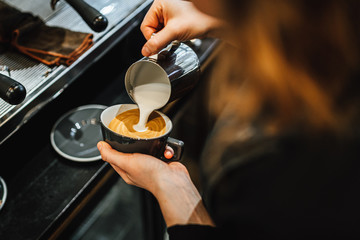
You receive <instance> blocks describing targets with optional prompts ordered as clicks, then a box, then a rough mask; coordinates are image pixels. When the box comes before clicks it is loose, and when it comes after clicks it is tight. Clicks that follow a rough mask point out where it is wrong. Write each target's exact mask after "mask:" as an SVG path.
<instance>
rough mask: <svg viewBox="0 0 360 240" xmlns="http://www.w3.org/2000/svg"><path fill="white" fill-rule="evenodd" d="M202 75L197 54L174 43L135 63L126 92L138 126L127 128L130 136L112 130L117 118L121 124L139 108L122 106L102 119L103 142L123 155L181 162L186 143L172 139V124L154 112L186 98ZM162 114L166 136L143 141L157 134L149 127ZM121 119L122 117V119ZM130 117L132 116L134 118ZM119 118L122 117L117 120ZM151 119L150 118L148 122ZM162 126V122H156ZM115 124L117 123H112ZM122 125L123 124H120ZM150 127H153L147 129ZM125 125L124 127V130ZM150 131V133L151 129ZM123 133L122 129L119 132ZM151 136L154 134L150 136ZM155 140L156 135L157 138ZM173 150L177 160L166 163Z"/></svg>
mask: <svg viewBox="0 0 360 240" xmlns="http://www.w3.org/2000/svg"><path fill="white" fill-rule="evenodd" d="M199 74H200V68H199V59H198V57H197V55H196V53H195V52H194V51H193V50H192V49H191V48H190V47H189V46H188V45H186V44H184V43H177V44H175V43H172V44H171V45H170V46H169V47H167V48H165V49H163V50H162V51H161V52H160V53H159V54H157V56H156V57H144V58H142V59H140V60H139V61H137V62H135V63H133V64H132V65H131V66H130V67H129V69H128V70H127V72H126V75H125V88H126V91H127V93H128V95H129V96H130V98H131V99H132V100H133V101H134V102H135V103H136V104H137V107H138V109H139V111H137V114H138V116H137V118H135V119H138V120H136V122H133V124H127V126H128V127H127V130H126V131H128V130H129V131H130V132H132V133H134V134H135V135H132V133H131V134H130V135H131V136H130V135H128V136H126V135H123V134H124V133H119V132H115V131H114V130H113V129H111V128H109V125H110V122H111V121H112V120H114V119H115V118H117V120H114V121H117V122H119V121H120V119H123V118H124V116H123V115H126V114H128V115H129V113H130V112H127V110H131V111H132V112H133V113H131V114H132V115H134V114H135V112H136V111H135V110H134V109H136V108H137V107H136V105H134V104H133V105H134V106H127V105H125V104H120V105H116V106H112V107H110V108H111V110H110V108H109V109H108V110H104V112H103V114H102V116H101V122H102V130H103V136H104V140H105V141H107V142H108V143H109V144H110V145H111V146H112V147H113V148H114V149H117V150H118V151H122V152H128V153H134V152H140V153H145V154H150V155H153V156H155V157H158V158H161V159H163V160H179V159H180V157H181V153H182V150H183V142H182V141H179V140H176V139H173V138H170V137H169V134H170V132H171V129H172V122H171V120H170V119H169V118H168V117H167V116H165V115H164V114H163V113H161V112H158V111H155V110H158V109H160V108H162V107H164V106H165V105H166V104H167V103H169V102H171V101H173V100H175V99H178V98H180V97H182V96H184V95H186V94H187V93H188V92H190V90H192V88H193V87H194V86H195V85H196V83H197V81H198V79H199ZM154 113H157V114H159V116H160V118H162V119H164V121H165V125H164V126H165V128H166V130H165V133H164V134H163V135H161V134H160V135H159V136H157V137H150V138H147V137H143V136H146V135H147V134H148V132H151V131H154V129H153V128H152V127H151V126H153V124H150V122H152V121H153V120H154V119H155V120H159V119H157V117H154V116H153V117H151V116H152V114H154ZM120 114H121V115H122V116H119V115H120ZM131 114H130V115H131ZM118 116H119V117H118ZM149 116H150V118H149ZM157 122H159V121H157ZM113 124H114V123H113ZM121 124H123V123H121ZM148 124H150V126H149V125H148ZM125 125H126V124H123V126H125ZM149 128H150V129H149ZM119 129H120V128H119ZM151 134H152V133H151ZM154 136H155V135H154ZM167 147H171V148H172V149H173V150H174V156H173V157H172V158H171V159H164V156H163V155H164V150H165V149H166V148H167Z"/></svg>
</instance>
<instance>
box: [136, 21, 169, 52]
mask: <svg viewBox="0 0 360 240" xmlns="http://www.w3.org/2000/svg"><path fill="white" fill-rule="evenodd" d="M173 40H176V35H175V34H174V33H173V32H172V31H170V30H169V29H168V28H167V27H165V28H163V29H162V30H160V31H159V32H157V33H156V34H154V35H153V36H152V37H151V38H150V39H149V40H148V41H147V42H146V43H145V45H144V46H143V48H142V50H141V53H142V55H144V56H145V57H148V56H151V55H154V54H156V53H158V52H159V51H160V50H161V49H163V48H165V47H166V46H167V45H168V44H169V43H171V41H173Z"/></svg>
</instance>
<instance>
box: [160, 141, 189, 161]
mask: <svg viewBox="0 0 360 240" xmlns="http://www.w3.org/2000/svg"><path fill="white" fill-rule="evenodd" d="M166 146H169V147H171V148H172V149H173V150H174V156H173V157H172V158H170V159H167V158H165V157H164V154H163V155H162V156H161V159H162V160H164V161H180V159H181V156H182V154H183V152H184V142H183V141H181V140H177V139H175V138H171V137H168V138H167V141H166V145H165V149H166Z"/></svg>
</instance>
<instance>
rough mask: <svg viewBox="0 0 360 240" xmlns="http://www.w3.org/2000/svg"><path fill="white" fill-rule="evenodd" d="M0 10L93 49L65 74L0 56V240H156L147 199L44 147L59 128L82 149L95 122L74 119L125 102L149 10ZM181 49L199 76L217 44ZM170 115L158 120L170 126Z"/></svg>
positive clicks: (96, 0)
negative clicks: (78, 35) (25, 15)
mask: <svg viewBox="0 0 360 240" xmlns="http://www.w3.org/2000/svg"><path fill="white" fill-rule="evenodd" d="M1 1H3V2H6V3H8V4H9V5H11V6H14V7H16V8H17V9H19V10H20V11H22V12H30V13H32V14H33V15H35V16H38V17H39V18H41V19H42V20H43V21H44V22H45V23H46V25H48V26H59V27H62V28H66V29H70V30H72V31H79V32H86V33H91V34H92V36H93V38H92V40H93V45H92V46H91V47H90V48H89V49H88V50H87V51H85V52H84V53H83V54H82V55H81V56H80V57H79V58H77V59H76V61H74V62H73V63H72V64H71V65H69V66H65V65H55V66H49V65H46V64H44V63H41V62H39V61H36V59H33V58H30V57H29V56H26V55H24V54H22V53H20V52H19V51H16V50H15V49H11V48H10V49H6V50H3V49H0V91H2V93H4V94H3V95H1V94H0V159H1V160H0V164H1V165H0V177H1V178H0V179H2V180H1V186H0V201H1V203H0V239H99V238H101V237H105V238H107V239H149V240H152V239H162V238H163V236H164V231H165V230H164V229H165V226H164V222H163V219H162V217H161V214H160V210H159V207H158V205H157V203H156V200H155V199H154V198H153V196H152V195H151V194H150V193H148V192H146V191H144V190H142V189H139V188H136V187H133V186H129V185H127V184H126V183H125V182H124V181H123V180H122V179H121V178H120V177H119V175H118V174H117V173H116V172H114V170H113V169H112V168H111V167H110V166H109V165H108V164H107V163H105V162H103V161H102V160H101V159H100V158H81V157H78V158H72V159H71V158H69V157H68V156H66V155H62V154H60V153H59V151H58V150H56V149H55V147H54V144H53V142H52V136H53V135H52V133H53V132H54V130H56V125H57V123H59V122H61V121H60V120H61V119H65V120H66V121H65V122H64V125H65V126H68V127H69V129H70V131H69V133H68V134H69V136H71V137H72V138H71V140H72V142H71V143H74V142H76V143H77V144H78V147H79V148H81V147H85V146H86V144H84V143H82V142H81V140H82V139H84V138H85V136H86V134H87V132H88V131H86V132H85V129H90V128H91V127H92V126H93V125H94V124H96V123H97V122H96V121H95V120H94V121H93V118H91V119H90V120H89V121H87V119H85V120H86V121H83V120H81V118H80V119H79V120H77V119H76V120H74V119H75V118H77V117H81V116H79V115H76V116H75V115H74V114H75V113H79V112H80V110H81V111H82V110H84V111H85V109H98V108H99V109H101V108H102V107H106V106H111V105H114V104H118V103H133V101H132V99H131V98H130V97H129V95H128V93H127V91H126V88H125V85H124V79H125V74H126V71H127V70H128V68H129V67H130V66H131V64H133V63H134V62H136V61H138V60H139V59H141V58H142V56H141V48H142V46H143V44H144V43H145V39H144V38H143V36H142V34H141V32H140V24H141V22H142V19H143V17H144V16H145V14H146V12H147V10H148V9H149V7H150V5H151V3H152V1H151V0H121V1H119V0H60V1H51V0H31V1H24V0H1ZM186 44H188V45H189V46H190V47H191V48H193V49H194V51H195V52H196V54H197V55H198V59H199V62H200V66H201V71H204V69H205V68H206V67H207V66H208V65H209V63H210V62H211V61H212V59H213V56H214V55H215V54H216V52H217V51H216V50H217V49H218V46H219V41H218V40H216V39H204V40H201V41H200V40H194V41H193V42H189V43H186ZM179 106H181V101H179V102H176V103H174V102H173V103H171V104H169V105H168V106H166V107H165V110H164V111H168V112H166V114H167V115H168V116H170V117H172V114H173V113H174V112H177V111H178V110H177V109H178V108H179ZM80 115H81V114H80ZM66 117H69V118H68V119H67V118H66ZM68 120H69V121H68ZM70 123H71V124H70ZM83 130H84V131H83ZM61 134H62V135H65V133H62V132H61ZM61 134H60V135H61ZM64 144H65V143H61V141H60V143H57V146H59V145H64ZM82 144H83V145H82ZM55 145H56V144H55ZM60 147H61V146H60ZM85 150H86V151H83V152H82V153H84V154H86V153H87V152H88V151H89V149H85ZM78 152H79V151H78ZM79 159H80V160H79ZM84 159H85V160H84ZM5 190H6V193H5Z"/></svg>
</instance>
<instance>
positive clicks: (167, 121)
mask: <svg viewBox="0 0 360 240" xmlns="http://www.w3.org/2000/svg"><path fill="white" fill-rule="evenodd" d="M121 106H127V107H129V108H127V109H125V110H123V111H121V112H124V111H127V110H131V109H136V108H138V105H137V104H131V103H124V104H116V105H112V106H109V107H107V108H105V109H104V110H103V111H102V112H101V114H100V123H101V125H102V126H103V127H105V128H106V129H107V130H108V131H110V132H111V133H112V134H115V135H116V136H119V137H122V138H127V139H130V140H137V141H139V140H144V141H149V140H154V139H159V138H162V137H164V136H166V135H168V134H169V133H170V132H171V130H172V128H173V124H172V121H171V120H170V118H169V117H168V116H166V115H165V114H164V113H162V112H160V111H158V110H155V112H156V113H158V114H160V116H161V117H162V118H163V119H164V120H165V124H166V132H165V133H164V134H163V135H160V136H157V137H152V138H140V137H139V138H134V137H129V136H125V135H122V134H119V133H117V132H115V131H113V130H111V129H110V128H109V127H108V124H105V123H104V121H103V116H104V114H105V113H106V112H107V111H109V109H112V108H115V109H119V108H120V107H121ZM121 112H119V111H117V113H116V114H115V115H113V116H114V117H116V116H117V115H118V114H120V113H121ZM112 119H113V118H112ZM110 121H111V120H110ZM109 123H110V122H109Z"/></svg>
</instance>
